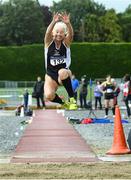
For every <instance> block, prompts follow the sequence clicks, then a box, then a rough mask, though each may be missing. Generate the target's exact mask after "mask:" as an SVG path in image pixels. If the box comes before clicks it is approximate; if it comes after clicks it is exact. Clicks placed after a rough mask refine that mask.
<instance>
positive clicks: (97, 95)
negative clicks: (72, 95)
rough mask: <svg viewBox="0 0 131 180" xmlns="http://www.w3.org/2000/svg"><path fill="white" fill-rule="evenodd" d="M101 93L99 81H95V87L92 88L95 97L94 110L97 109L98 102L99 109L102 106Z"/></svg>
mask: <svg viewBox="0 0 131 180" xmlns="http://www.w3.org/2000/svg"><path fill="white" fill-rule="evenodd" d="M102 95H103V94H102V92H101V81H98V80H97V81H96V86H95V88H94V97H95V109H97V104H98V102H99V109H102V104H101V97H102Z"/></svg>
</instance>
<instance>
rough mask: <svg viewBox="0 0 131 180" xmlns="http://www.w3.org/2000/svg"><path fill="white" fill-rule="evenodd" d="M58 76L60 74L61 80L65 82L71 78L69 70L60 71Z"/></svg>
mask: <svg viewBox="0 0 131 180" xmlns="http://www.w3.org/2000/svg"><path fill="white" fill-rule="evenodd" d="M58 74H59V78H60V79H61V80H64V79H66V78H68V77H69V73H68V70H67V69H60V70H59V71H58Z"/></svg>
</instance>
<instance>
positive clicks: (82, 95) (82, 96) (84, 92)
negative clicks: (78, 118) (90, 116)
mask: <svg viewBox="0 0 131 180" xmlns="http://www.w3.org/2000/svg"><path fill="white" fill-rule="evenodd" d="M87 86H88V81H87V77H86V75H84V76H82V78H81V82H80V88H79V93H80V94H79V97H80V108H83V107H84V108H87V103H86V98H87V94H88V91H87ZM83 104H84V106H83Z"/></svg>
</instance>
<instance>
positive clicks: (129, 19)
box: [118, 5, 131, 42]
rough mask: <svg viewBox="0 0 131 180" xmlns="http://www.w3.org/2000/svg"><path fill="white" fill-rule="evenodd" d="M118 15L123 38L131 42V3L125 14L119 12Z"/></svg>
mask: <svg viewBox="0 0 131 180" xmlns="http://www.w3.org/2000/svg"><path fill="white" fill-rule="evenodd" d="M118 17H119V23H120V25H121V27H122V31H123V40H124V41H127V42H131V5H129V6H128V7H127V9H126V10H125V12H124V13H123V14H119V15H118Z"/></svg>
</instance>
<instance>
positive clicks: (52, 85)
mask: <svg viewBox="0 0 131 180" xmlns="http://www.w3.org/2000/svg"><path fill="white" fill-rule="evenodd" d="M58 86H59V85H58V84H57V83H56V82H55V81H54V80H53V79H52V78H51V77H50V76H48V75H47V74H46V75H45V84H44V95H45V99H47V100H49V101H53V102H57V103H60V104H62V103H63V102H62V100H61V98H60V97H59V96H58V95H57V94H56V90H57V88H58Z"/></svg>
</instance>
